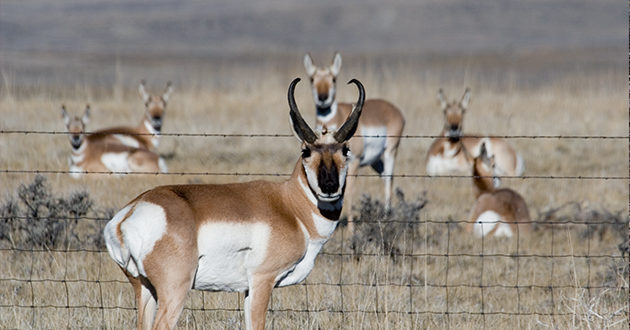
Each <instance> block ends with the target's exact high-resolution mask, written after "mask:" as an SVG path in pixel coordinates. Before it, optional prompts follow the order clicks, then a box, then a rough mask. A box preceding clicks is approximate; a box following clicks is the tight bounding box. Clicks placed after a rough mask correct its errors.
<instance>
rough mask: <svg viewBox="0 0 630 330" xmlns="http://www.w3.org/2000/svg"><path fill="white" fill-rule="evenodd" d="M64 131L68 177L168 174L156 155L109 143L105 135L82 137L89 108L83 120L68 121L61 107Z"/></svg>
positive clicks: (143, 150) (70, 118)
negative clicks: (67, 144)
mask: <svg viewBox="0 0 630 330" xmlns="http://www.w3.org/2000/svg"><path fill="white" fill-rule="evenodd" d="M61 113H62V116H63V120H64V123H65V124H66V128H67V129H68V132H69V133H70V134H69V135H68V136H69V137H70V144H71V145H72V155H71V156H70V159H69V163H70V175H71V176H72V177H73V178H79V177H80V176H81V175H82V172H110V171H111V172H163V173H165V172H166V171H167V169H166V164H165V163H164V160H162V158H160V157H159V156H158V155H156V154H155V153H153V152H151V151H149V150H146V149H142V148H134V147H130V146H126V145H124V144H120V143H112V141H111V140H110V139H109V137H108V136H107V135H103V134H89V135H86V134H85V125H86V124H87V122H88V121H89V116H90V107H89V105H88V106H86V108H85V112H84V113H83V116H82V117H78V116H73V117H70V116H69V115H68V112H67V111H66V107H65V106H61Z"/></svg>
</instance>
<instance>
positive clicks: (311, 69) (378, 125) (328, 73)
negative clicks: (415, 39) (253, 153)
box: [304, 53, 405, 231]
mask: <svg viewBox="0 0 630 330" xmlns="http://www.w3.org/2000/svg"><path fill="white" fill-rule="evenodd" d="M304 68H305V69H306V73H307V74H308V76H309V77H310V80H311V87H312V91H313V100H314V101H315V109H316V111H317V128H318V129H319V130H321V129H323V128H324V127H325V128H326V129H328V130H331V129H335V128H337V127H339V126H340V125H341V124H342V123H343V122H344V121H345V120H346V118H347V117H348V115H349V114H350V111H351V110H352V104H351V103H337V101H336V99H335V95H336V85H337V75H339V70H340V68H341V55H340V54H339V53H336V54H335V57H334V58H333V61H332V64H331V65H330V66H328V67H318V66H315V65H313V60H312V58H311V55H310V54H306V55H304ZM404 127H405V118H404V117H403V115H402V113H401V112H400V110H398V108H396V106H394V105H393V104H391V103H389V102H387V101H385V100H381V99H372V100H367V101H365V105H364V106H363V115H361V120H359V128H358V134H357V135H361V136H357V137H355V138H353V139H351V140H350V149H352V156H351V157H350V159H349V164H348V179H347V182H346V186H347V188H346V189H347V197H346V209H347V211H348V212H347V213H348V229H349V230H351V231H352V230H353V223H352V186H353V183H354V180H355V179H356V176H355V175H356V173H357V171H358V169H359V167H362V166H366V165H370V166H371V167H372V168H373V169H374V170H375V171H376V172H378V173H379V174H380V175H381V176H382V177H383V180H384V181H385V207H386V209H387V210H389V208H390V206H391V201H390V200H391V192H392V186H393V174H394V161H395V160H396V152H397V150H398V144H399V143H400V137H401V135H402V132H403V128H404Z"/></svg>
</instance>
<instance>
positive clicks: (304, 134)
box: [287, 78, 317, 144]
mask: <svg viewBox="0 0 630 330" xmlns="http://www.w3.org/2000/svg"><path fill="white" fill-rule="evenodd" d="M299 81H300V78H295V79H293V81H292V82H291V84H290V85H289V92H288V93H287V94H288V95H287V96H288V99H289V118H290V119H291V128H292V129H293V134H295V136H296V137H297V138H298V140H300V141H302V142H304V143H308V144H313V143H314V142H315V141H317V135H316V134H315V132H313V130H312V129H311V128H310V127H309V126H308V124H307V123H306V121H305V120H304V118H303V117H302V115H301V114H300V110H299V109H298V107H297V104H296V103H295V96H294V93H295V85H297V83H298V82H299Z"/></svg>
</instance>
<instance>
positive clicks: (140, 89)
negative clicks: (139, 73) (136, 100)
mask: <svg viewBox="0 0 630 330" xmlns="http://www.w3.org/2000/svg"><path fill="white" fill-rule="evenodd" d="M146 84H147V82H146V81H145V80H144V79H142V81H140V86H138V93H140V96H141V97H142V102H144V103H147V102H149V98H150V97H151V96H150V95H149V93H147V91H146V90H145V89H144V86H145V85H146Z"/></svg>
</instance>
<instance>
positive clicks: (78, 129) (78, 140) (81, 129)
mask: <svg viewBox="0 0 630 330" xmlns="http://www.w3.org/2000/svg"><path fill="white" fill-rule="evenodd" d="M61 115H62V117H63V121H64V123H65V124H66V128H67V129H68V132H69V133H70V134H68V137H69V138H70V144H72V149H74V150H78V149H79V148H81V145H82V144H83V141H84V140H85V136H84V133H85V125H86V124H87V123H88V121H89V120H90V105H89V104H88V105H86V106H85V112H84V113H83V116H82V117H79V116H73V117H70V116H69V115H68V111H67V110H66V106H65V105H62V106H61Z"/></svg>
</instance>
